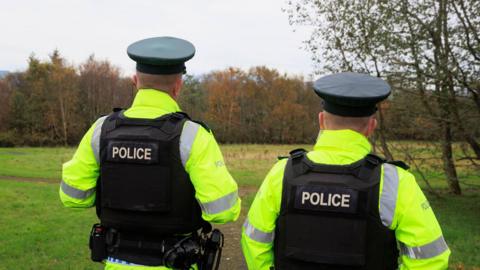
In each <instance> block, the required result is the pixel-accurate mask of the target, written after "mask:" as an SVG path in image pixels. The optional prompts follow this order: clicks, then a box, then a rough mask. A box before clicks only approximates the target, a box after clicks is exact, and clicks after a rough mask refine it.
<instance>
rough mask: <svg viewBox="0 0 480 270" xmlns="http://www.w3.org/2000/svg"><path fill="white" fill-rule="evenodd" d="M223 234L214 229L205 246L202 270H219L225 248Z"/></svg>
mask: <svg viewBox="0 0 480 270" xmlns="http://www.w3.org/2000/svg"><path fill="white" fill-rule="evenodd" d="M223 240H224V237H223V233H222V232H220V231H219V230H218V229H214V230H213V231H212V232H211V234H210V236H209V237H208V238H207V239H206V241H205V244H204V251H203V256H202V260H201V264H200V266H199V269H200V270H213V269H215V270H218V268H219V267H220V258H221V256H222V248H223Z"/></svg>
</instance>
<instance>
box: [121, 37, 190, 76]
mask: <svg viewBox="0 0 480 270" xmlns="http://www.w3.org/2000/svg"><path fill="white" fill-rule="evenodd" d="M127 54H128V56H129V57H130V58H132V60H133V61H135V62H137V70H138V71H140V72H143V73H148V74H176V73H185V72H186V68H185V62H186V61H188V60H190V59H191V58H192V57H193V56H194V55H195V47H194V46H193V44H192V43H190V42H188V41H186V40H184V39H180V38H175V37H154V38H147V39H143V40H139V41H137V42H135V43H133V44H131V45H130V46H128V48H127Z"/></svg>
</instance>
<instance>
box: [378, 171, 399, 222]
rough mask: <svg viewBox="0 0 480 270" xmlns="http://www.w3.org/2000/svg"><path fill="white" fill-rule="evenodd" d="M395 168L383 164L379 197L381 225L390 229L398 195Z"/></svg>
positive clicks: (397, 180)
mask: <svg viewBox="0 0 480 270" xmlns="http://www.w3.org/2000/svg"><path fill="white" fill-rule="evenodd" d="M398 182H399V179H398V172H397V167H395V166H394V165H392V164H388V163H385V164H383V187H382V195H381V197H380V219H381V220H382V223H383V225H385V226H387V227H390V225H392V221H393V215H394V214H395V206H396V204H397V194H398Z"/></svg>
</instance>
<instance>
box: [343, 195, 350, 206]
mask: <svg viewBox="0 0 480 270" xmlns="http://www.w3.org/2000/svg"><path fill="white" fill-rule="evenodd" d="M342 207H350V194H343V196H342Z"/></svg>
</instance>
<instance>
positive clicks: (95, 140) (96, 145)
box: [91, 115, 108, 164]
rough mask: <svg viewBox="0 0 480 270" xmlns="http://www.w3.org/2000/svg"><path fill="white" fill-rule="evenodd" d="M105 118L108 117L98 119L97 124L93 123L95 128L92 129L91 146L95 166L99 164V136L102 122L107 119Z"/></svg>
mask: <svg viewBox="0 0 480 270" xmlns="http://www.w3.org/2000/svg"><path fill="white" fill-rule="evenodd" d="M107 116H108V115H105V116H102V117H100V118H98V120H97V122H95V128H94V129H93V134H92V141H91V145H92V150H93V155H95V160H96V161H97V164H100V135H101V134H102V126H103V122H104V121H105V119H107Z"/></svg>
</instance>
